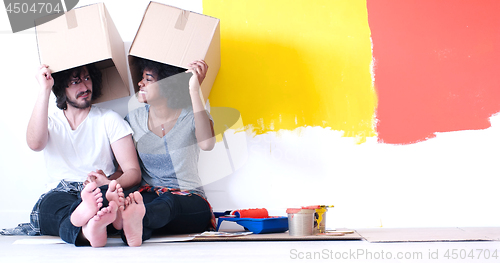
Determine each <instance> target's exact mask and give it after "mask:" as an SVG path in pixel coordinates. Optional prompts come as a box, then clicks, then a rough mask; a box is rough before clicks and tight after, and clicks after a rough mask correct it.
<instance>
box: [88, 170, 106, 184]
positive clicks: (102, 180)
mask: <svg viewBox="0 0 500 263" xmlns="http://www.w3.org/2000/svg"><path fill="white" fill-rule="evenodd" d="M90 182H95V183H96V184H97V187H101V186H103V185H108V184H109V183H110V182H111V180H109V179H108V177H107V176H106V174H104V172H103V171H102V170H96V171H95V172H90V173H88V174H87V180H85V182H84V183H83V184H84V185H87V184H88V183H90Z"/></svg>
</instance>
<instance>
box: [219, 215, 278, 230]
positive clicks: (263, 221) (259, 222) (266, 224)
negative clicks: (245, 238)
mask: <svg viewBox="0 0 500 263" xmlns="http://www.w3.org/2000/svg"><path fill="white" fill-rule="evenodd" d="M222 221H233V222H236V223H237V224H238V225H240V226H242V227H244V228H245V229H248V231H250V232H253V233H254V234H265V233H280V232H285V231H287V230H288V217H286V216H272V217H268V218H237V217H219V218H218V220H217V228H216V229H215V231H219V227H220V224H221V223H222Z"/></svg>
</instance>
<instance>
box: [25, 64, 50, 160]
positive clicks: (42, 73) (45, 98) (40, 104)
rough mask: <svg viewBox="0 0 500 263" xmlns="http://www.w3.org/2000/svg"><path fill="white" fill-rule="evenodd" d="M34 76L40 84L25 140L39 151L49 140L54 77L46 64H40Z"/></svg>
mask: <svg viewBox="0 0 500 263" xmlns="http://www.w3.org/2000/svg"><path fill="white" fill-rule="evenodd" d="M35 77H36V79H37V80H38V83H39V84H40V90H39V92H38V98H37V101H36V104H35V107H34V108H33V112H32V113H31V118H30V121H29V123H28V129H27V131H26V142H27V143H28V146H29V147H30V148H31V149H32V150H33V151H41V150H43V149H44V148H45V146H46V145H47V141H48V140H49V130H48V114H49V98H50V91H51V90H52V86H53V85H54V79H53V78H52V75H51V74H50V70H49V69H48V66H46V65H41V66H40V68H39V70H38V72H37V74H36V76H35Z"/></svg>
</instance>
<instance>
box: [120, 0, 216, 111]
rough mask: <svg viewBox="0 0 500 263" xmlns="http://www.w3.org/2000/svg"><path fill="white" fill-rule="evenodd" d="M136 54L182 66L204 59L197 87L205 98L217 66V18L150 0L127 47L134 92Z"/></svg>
mask: <svg viewBox="0 0 500 263" xmlns="http://www.w3.org/2000/svg"><path fill="white" fill-rule="evenodd" d="M137 57H139V58H145V59H149V60H153V61H156V62H161V63H164V64H168V65H172V66H176V67H180V68H185V69H187V68H188V64H189V63H191V62H193V61H195V60H205V62H206V63H207V64H208V72H207V75H206V77H205V80H204V81H203V83H202V84H201V91H202V95H203V99H204V101H206V100H207V99H208V95H209V94H210V90H211V89H212V85H213V83H214V81H215V78H216V77H217V73H218V72H219V68H220V23H219V19H217V18H213V17H209V16H206V15H201V14H197V13H194V12H190V11H187V10H182V9H179V8H176V7H172V6H168V5H164V4H160V3H156V2H150V3H149V5H148V7H147V9H146V12H145V14H144V17H143V19H142V22H141V25H140V27H139V30H138V31H137V34H136V36H135V38H134V42H133V43H132V45H131V47H130V51H129V65H130V73H131V75H132V80H133V82H134V83H133V85H134V89H135V91H136V92H137V91H138V83H139V81H140V80H141V79H142V72H139V69H138V68H137V67H136V66H135V64H136V63H135V62H134V60H136V59H137Z"/></svg>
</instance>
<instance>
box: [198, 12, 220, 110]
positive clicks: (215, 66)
mask: <svg viewBox="0 0 500 263" xmlns="http://www.w3.org/2000/svg"><path fill="white" fill-rule="evenodd" d="M214 31H215V32H214V34H213V35H214V37H213V39H212V42H211V43H210V46H209V47H208V49H207V51H206V55H205V62H206V63H207V64H208V72H207V76H206V77H205V80H203V83H201V93H202V96H203V101H207V99H208V97H209V95H210V91H211V90H212V87H213V85H214V83H215V79H216V78H217V75H218V73H219V69H220V66H221V61H220V60H221V58H220V56H221V54H220V20H218V22H217V27H216V28H215V30H214ZM213 50H217V52H215V51H213ZM214 70H215V71H216V72H215V73H213V71H214ZM210 71H212V72H210ZM209 72H210V74H208V73H209Z"/></svg>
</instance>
